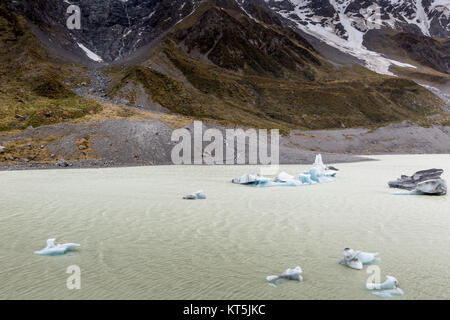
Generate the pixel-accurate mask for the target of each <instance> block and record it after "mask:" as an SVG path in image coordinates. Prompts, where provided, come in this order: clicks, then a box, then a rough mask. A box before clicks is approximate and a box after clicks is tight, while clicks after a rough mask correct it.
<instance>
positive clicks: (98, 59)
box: [77, 42, 103, 62]
mask: <svg viewBox="0 0 450 320" xmlns="http://www.w3.org/2000/svg"><path fill="white" fill-rule="evenodd" d="M77 44H78V46H79V47H80V48H81V49H83V51H84V52H85V53H86V55H87V56H88V58H89V59H91V60H93V61H95V62H103V59H102V58H101V57H100V56H99V55H97V54H96V53H94V52H92V51H91V50H89V49H88V48H86V47H85V46H84V45H82V44H81V43H79V42H77Z"/></svg>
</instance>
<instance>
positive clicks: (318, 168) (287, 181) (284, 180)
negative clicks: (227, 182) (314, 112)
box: [232, 154, 337, 187]
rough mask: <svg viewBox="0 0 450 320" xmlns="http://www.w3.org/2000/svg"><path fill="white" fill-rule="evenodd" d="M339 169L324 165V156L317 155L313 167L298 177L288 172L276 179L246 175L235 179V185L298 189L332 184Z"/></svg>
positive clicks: (282, 173)
mask: <svg viewBox="0 0 450 320" xmlns="http://www.w3.org/2000/svg"><path fill="white" fill-rule="evenodd" d="M336 174H337V169H335V168H330V167H327V166H326V165H324V164H323V161H322V155H320V154H319V155H317V156H316V160H315V162H314V165H313V167H312V168H311V169H310V170H308V171H306V172H303V173H301V174H299V175H298V176H297V177H294V176H292V175H290V174H288V173H286V172H281V173H280V174H278V176H276V177H275V178H274V179H270V178H267V177H264V176H261V175H259V174H245V175H243V176H242V177H240V178H237V179H233V180H232V182H233V183H235V184H242V185H250V186H254V187H279V186H287V187H298V186H302V185H313V184H316V183H325V182H332V181H334V180H335V179H336Z"/></svg>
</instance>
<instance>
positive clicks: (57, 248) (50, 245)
mask: <svg viewBox="0 0 450 320" xmlns="http://www.w3.org/2000/svg"><path fill="white" fill-rule="evenodd" d="M79 246H80V245H79V244H77V243H65V244H55V239H48V240H47V246H46V247H45V248H44V249H42V250H39V251H35V252H34V253H35V254H39V255H41V256H56V255H62V254H66V253H67V252H68V251H71V250H74V249H76V248H78V247H79Z"/></svg>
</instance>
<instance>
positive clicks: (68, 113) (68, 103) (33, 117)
mask: <svg viewBox="0 0 450 320" xmlns="http://www.w3.org/2000/svg"><path fill="white" fill-rule="evenodd" d="M0 65H1V68H0V131H8V130H16V129H18V130H20V129H24V128H26V127H28V126H35V127H36V126H40V125H44V124H51V123H58V122H62V121H64V120H67V119H74V118H79V117H82V116H84V115H86V114H89V113H95V112H98V111H99V110H100V106H99V105H98V104H97V103H95V102H92V101H87V100H85V99H82V98H80V97H78V96H76V95H75V94H73V93H72V91H71V90H69V89H68V88H69V87H73V86H76V85H77V84H79V83H81V82H83V81H85V82H87V81H89V80H88V79H87V78H86V77H84V76H83V74H85V71H84V70H83V69H81V68H80V67H77V66H75V65H71V64H65V63H62V62H60V61H58V60H56V59H53V58H52V57H50V56H49V55H48V53H47V52H46V50H45V49H44V48H43V47H42V46H41V45H40V44H39V41H38V39H36V37H35V36H34V35H33V34H32V32H31V31H30V29H29V28H28V26H27V23H26V21H25V20H24V19H23V18H22V17H20V16H18V15H16V14H14V13H11V12H10V11H8V10H7V9H6V8H5V7H4V6H0Z"/></svg>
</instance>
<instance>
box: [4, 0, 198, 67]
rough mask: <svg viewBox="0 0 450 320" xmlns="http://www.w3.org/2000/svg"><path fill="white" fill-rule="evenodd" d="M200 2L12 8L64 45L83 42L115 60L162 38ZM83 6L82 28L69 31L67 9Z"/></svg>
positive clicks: (49, 3) (15, 4)
mask: <svg viewBox="0 0 450 320" xmlns="http://www.w3.org/2000/svg"><path fill="white" fill-rule="evenodd" d="M196 3H197V1H196V0H192V1H184V0H126V1H125V0H112V1H93V0H72V1H64V0H33V1H29V0H18V1H10V2H9V7H10V8H12V9H13V10H15V11H17V12H20V13H22V14H24V15H25V16H26V17H27V18H28V19H30V20H31V21H32V22H33V23H35V24H36V25H38V26H39V27H40V28H41V29H43V30H45V31H46V32H47V33H48V34H49V35H51V36H53V37H54V38H55V39H56V40H57V41H60V42H62V43H63V44H64V46H65V48H66V49H67V50H69V51H71V50H79V46H78V44H82V45H83V46H84V47H85V48H87V49H89V50H90V51H92V52H93V53H95V54H96V55H98V56H99V57H101V59H102V60H104V61H106V62H112V61H116V60H119V59H123V58H125V57H127V56H128V55H129V54H130V53H132V52H133V51H135V50H136V49H138V48H140V47H141V46H145V45H146V44H148V43H150V42H152V41H154V40H155V39H157V38H158V37H160V36H161V35H162V34H163V33H164V32H166V31H168V30H169V29H170V28H171V27H173V26H174V25H175V24H176V23H178V22H179V21H180V20H182V19H183V18H184V17H186V16H187V15H189V14H190V13H191V12H192V11H193V10H194V6H195V5H196ZM70 5H77V6H79V8H80V9H81V29H80V30H76V29H75V30H68V29H67V28H66V20H67V18H68V17H69V16H70V14H68V13H67V8H68V7H69V6H70Z"/></svg>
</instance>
